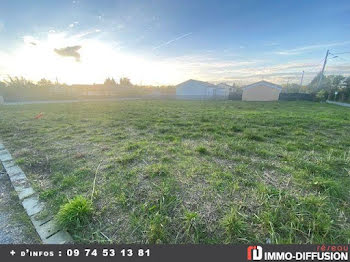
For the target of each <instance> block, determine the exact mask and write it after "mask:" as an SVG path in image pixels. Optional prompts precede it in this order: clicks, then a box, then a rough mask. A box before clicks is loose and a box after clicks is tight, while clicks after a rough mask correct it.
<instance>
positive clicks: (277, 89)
mask: <svg viewBox="0 0 350 262" xmlns="http://www.w3.org/2000/svg"><path fill="white" fill-rule="evenodd" d="M281 90H282V87H281V86H279V85H276V84H273V83H270V82H267V81H260V82H256V83H254V84H251V85H247V86H245V87H244V88H243V94H242V100H243V101H277V100H278V98H279V95H280V93H281Z"/></svg>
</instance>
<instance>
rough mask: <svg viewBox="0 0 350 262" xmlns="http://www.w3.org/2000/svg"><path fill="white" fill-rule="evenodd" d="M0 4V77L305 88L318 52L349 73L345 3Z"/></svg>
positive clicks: (349, 8)
mask: <svg viewBox="0 0 350 262" xmlns="http://www.w3.org/2000/svg"><path fill="white" fill-rule="evenodd" d="M0 2H1V8H0V80H1V79H6V78H7V77H8V76H23V77H25V78H28V79H31V80H33V81H38V80H40V79H41V78H46V79H50V80H56V78H57V79H58V81H59V82H65V83H67V84H77V83H80V84H91V83H101V82H103V81H104V79H105V78H107V77H114V78H115V79H119V78H120V77H128V78H130V79H131V81H132V82H133V83H135V84H151V85H168V84H171V85H172V84H178V83H180V82H183V81H185V80H188V79H198V80H203V81H209V82H213V83H220V82H225V83H228V84H232V83H233V82H234V83H236V84H247V83H252V82H254V81H259V80H268V81H272V82H275V83H278V84H286V83H300V78H301V75H302V71H304V72H305V76H304V83H308V82H309V81H311V80H312V78H313V77H314V76H315V75H316V74H317V72H319V71H320V70H321V68H322V64H323V60H324V57H325V54H326V51H327V49H329V50H330V52H331V55H330V56H329V59H328V60H327V65H326V71H325V72H326V74H328V75H329V74H343V75H350V19H349V18H350V1H348V0H344V1H342V0H338V1H332V0H328V1H323V0H309V1H295V0H284V1H270V0H255V1H252V0H238V1H232V0H221V1H218V0H216V1H206V0H192V1H190V0H186V1H185V0H177V1H174V0H164V1H163V0H149V1H148V0H128V1H126V0H124V1H111V0H110V1H107V0H100V1H91V0H69V1H65V0H61V1H47V0H22V1H18V0H13V1H3V0H0ZM333 54H334V55H333ZM337 54H338V55H337ZM336 56H337V57H336Z"/></svg>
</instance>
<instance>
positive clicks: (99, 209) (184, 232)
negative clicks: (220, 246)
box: [0, 101, 350, 243]
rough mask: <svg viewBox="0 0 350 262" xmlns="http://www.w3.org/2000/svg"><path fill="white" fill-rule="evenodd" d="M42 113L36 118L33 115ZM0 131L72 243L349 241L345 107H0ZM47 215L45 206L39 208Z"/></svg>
mask: <svg viewBox="0 0 350 262" xmlns="http://www.w3.org/2000/svg"><path fill="white" fill-rule="evenodd" d="M40 112H42V113H43V114H42V115H43V116H42V117H41V118H40V119H34V117H35V116H36V115H38V114H39V113H40ZM0 137H1V139H2V140H3V142H4V144H5V145H6V147H7V148H8V150H9V151H10V152H11V153H12V154H13V156H14V157H15V158H16V160H17V163H18V164H19V165H20V166H21V167H22V168H23V169H24V171H25V172H26V173H27V175H28V177H29V179H30V180H31V181H32V184H33V186H34V187H35V188H36V190H38V191H39V192H40V197H41V199H43V200H44V201H46V202H47V203H48V204H49V206H50V209H49V212H50V213H52V214H56V213H57V212H58V210H59V208H60V206H62V205H63V204H64V203H66V202H67V201H69V200H70V199H72V198H74V197H75V196H78V195H81V196H83V197H85V198H87V199H90V198H91V194H92V190H93V184H94V179H95V187H94V194H93V197H92V207H93V214H92V217H91V219H90V220H88V222H87V223H85V224H82V225H81V226H80V227H77V228H73V227H72V228H69V230H70V232H71V233H72V235H73V237H74V239H75V241H76V242H115V243H247V242H263V243H266V242H268V243H269V242H271V243H324V242H327V243H341V242H342V243H344V242H349V241H350V229H349V224H350V223H349V217H350V207H349V203H350V201H349V200H350V193H349V188H350V110H349V109H348V108H343V107H337V106H333V105H326V104H318V103H311V102H283V103H280V102H272V103H243V102H232V101H226V102H215V101H205V102H201V101H120V102H107V103H102V102H96V103H93V102H90V103H79V104H54V105H24V106H16V107H15V106H6V107H0ZM43 215H45V214H43Z"/></svg>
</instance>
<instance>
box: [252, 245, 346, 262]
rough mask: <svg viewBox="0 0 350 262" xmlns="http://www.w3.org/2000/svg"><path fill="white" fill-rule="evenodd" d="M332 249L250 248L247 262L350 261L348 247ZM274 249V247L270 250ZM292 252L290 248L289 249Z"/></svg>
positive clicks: (338, 246) (336, 246) (332, 247)
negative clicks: (283, 249) (279, 249)
mask: <svg viewBox="0 0 350 262" xmlns="http://www.w3.org/2000/svg"><path fill="white" fill-rule="evenodd" d="M328 247H330V248H326V247H323V246H322V248H316V250H311V251H297V250H295V249H294V250H291V251H263V248H262V247H261V246H248V248H247V260H249V261H251V260H253V261H257V260H264V261H290V260H294V261H315V260H316V261H322V260H325V261H348V259H349V253H348V250H349V249H348V246H347V245H344V246H340V245H334V246H328ZM269 249H273V247H271V248H269ZM289 250H290V248H289Z"/></svg>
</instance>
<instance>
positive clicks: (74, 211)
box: [57, 196, 93, 231]
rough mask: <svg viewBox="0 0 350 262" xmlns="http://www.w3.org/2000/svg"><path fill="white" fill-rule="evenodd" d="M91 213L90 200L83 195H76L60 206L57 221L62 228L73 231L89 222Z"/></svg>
mask: <svg viewBox="0 0 350 262" xmlns="http://www.w3.org/2000/svg"><path fill="white" fill-rule="evenodd" d="M92 213H93V207H92V203H91V201H90V200H87V199H86V198H84V197H83V196H76V197H75V198H74V199H72V200H70V201H69V202H68V203H66V204H64V205H63V206H61V207H60V210H59V212H58V214H57V221H58V224H59V225H60V226H62V227H63V228H64V229H66V230H68V231H74V230H77V229H79V228H81V227H83V226H84V225H86V224H87V223H89V221H90V219H91V217H92Z"/></svg>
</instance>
